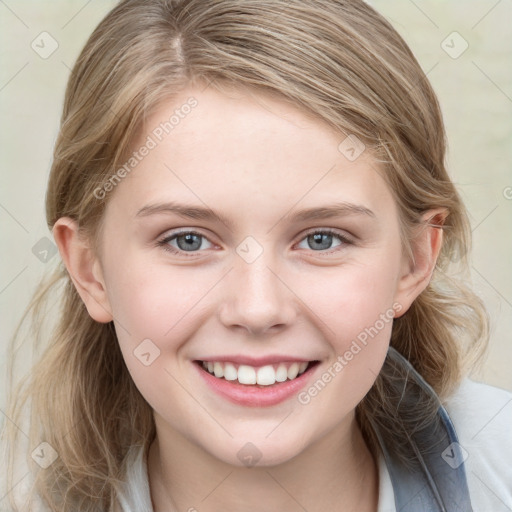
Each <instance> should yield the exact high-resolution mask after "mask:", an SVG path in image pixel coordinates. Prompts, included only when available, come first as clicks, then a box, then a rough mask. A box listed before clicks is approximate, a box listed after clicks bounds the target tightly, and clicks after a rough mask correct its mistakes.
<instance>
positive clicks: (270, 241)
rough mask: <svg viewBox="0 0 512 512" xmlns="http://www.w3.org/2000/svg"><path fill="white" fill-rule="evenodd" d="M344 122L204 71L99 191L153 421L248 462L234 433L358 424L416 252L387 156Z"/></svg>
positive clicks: (302, 439)
mask: <svg viewBox="0 0 512 512" xmlns="http://www.w3.org/2000/svg"><path fill="white" fill-rule="evenodd" d="M191 97H193V98H194V100H190V99H189V98H191ZM187 104H188V105H189V106H190V108H186V107H184V105H187ZM176 112H178V113H177V114H176ZM173 115H174V118H173V119H174V120H173V121H172V120H171V123H172V129H169V125H165V124H161V123H165V122H166V121H169V119H171V118H172V116H173ZM162 126H163V127H165V128H167V129H168V133H166V131H165V130H164V128H162ZM158 128H160V129H158ZM148 137H149V138H150V139H151V140H152V141H153V142H150V141H149V139H148ZM345 138H346V135H345V134H343V133H337V132H335V131H333V130H332V129H331V128H329V127H328V126H327V125H325V124H323V123H322V122H321V121H318V120H313V119H312V118H311V117H309V116H307V115H305V114H304V113H303V112H301V111H300V110H297V109H296V108H295V107H292V106H290V105H289V104H287V103H285V102H283V101H282V100H279V99H277V98H275V97H272V96H268V95H263V94H258V95H254V94H253V95H250V94H248V93H247V92H244V91H242V90H240V91H234V90H233V91H232V92H230V93H227V92H223V93H221V92H218V91H216V90H214V89H213V88H212V87H210V88H207V89H206V90H201V89H199V88H190V89H188V90H185V91H184V92H183V93H182V94H181V95H180V96H179V97H177V98H174V99H173V101H172V102H169V103H166V104H163V105H161V107H160V108H159V109H158V110H157V111H155V113H153V114H152V116H151V117H150V118H149V119H147V121H146V123H145V127H144V129H143V130H142V131H141V132H140V133H139V137H138V140H136V141H135V142H134V145H133V150H134V151H137V152H138V156H136V157H135V158H137V163H135V161H132V164H133V165H132V166H129V168H130V172H128V173H126V176H125V177H123V179H122V181H121V182H120V183H116V185H115V187H112V188H113V190H110V191H108V194H109V195H108V197H105V198H104V199H99V200H106V201H108V203H107V207H106V213H105V217H104V224H103V228H102V238H101V240H102V250H101V257H100V261H99V266H100V268H101V275H102V281H103V283H104V288H105V290H106V297H107V300H108V308H109V310H110V311H111V312H112V315H113V318H114V323H115V327H116V332H117V335H118V339H119V343H120V346H121V349H122V352H123V355H124V358H125V361H126V364H127V367H128V369H129V371H130V373H131V375H132V378H133V380H134V381H135V384H136V385H137V387H138V388H139V390H140V392H141V393H142V395H143V396H144V398H145V399H146V400H147V402H148V403H149V404H150V405H151V407H152V408H153V410H154V411H155V419H156V422H157V431H158V430H159V431H160V433H162V432H166V435H168V436H171V437H172V438H174V439H175V440H179V439H183V440H185V439H186V440H187V442H190V443H192V444H193V445H194V446H195V447H197V448H198V449H199V450H200V451H201V453H206V454H209V456H213V457H215V458H217V459H220V460H222V461H225V462H227V463H230V464H235V465H239V466H240V465H242V464H243V463H244V460H243V458H244V457H245V455H246V454H245V453H244V450H246V451H247V454H248V455H251V453H249V452H250V451H251V450H253V451H254V452H255V453H254V454H252V455H253V456H258V457H261V459H260V461H259V464H260V465H261V464H279V463H281V462H284V461H287V460H290V459H292V458H293V457H295V456H297V455H299V454H300V453H301V452H303V451H304V450H306V449H307V448H308V447H310V446H312V445H313V444H314V443H315V442H316V441H318V440H320V439H321V438H322V437H323V436H325V435H326V434H327V433H328V432H332V431H333V430H335V429H338V430H340V431H341V430H343V429H347V428H350V425H353V424H354V409H355V407H356V405H357V404H358V403H359V402H360V401H361V399H362V398H363V397H364V395H365V394H366V393H367V392H368V390H369V389H370V387H371V386H372V384H373V382H374V381H375V378H376V376H377V374H378V372H379V370H380V368H381V366H382V364H383V361H384V358H385V355H386V350H387V348H388V344H389V338H390V333H391V327H392V318H393V316H398V315H396V313H399V312H400V310H402V309H406V307H407V304H405V303H406V302H407V300H406V299H405V297H404V296H403V295H404V293H403V291H402V288H401V283H402V281H403V279H404V275H405V273H406V269H407V268H408V266H407V264H406V262H405V261H404V258H403V256H402V244H401V240H400V230H399V218H398V213H397V208H396V205H395V202H394V199H393V197H392V194H391V192H390V190H389V189H388V187H387V185H386V182H385V181H384V179H383V177H382V175H381V171H379V169H378V167H377V165H376V164H375V162H373V161H372V159H371V157H370V156H369V155H368V152H366V151H365V152H363V153H362V154H361V155H360V156H359V157H358V158H356V159H354V158H353V155H352V154H351V152H350V151H348V152H347V149H346V148H347V146H346V144H347V142H348V141H346V142H345V143H344V145H343V144H342V146H341V150H340V149H339V146H340V143H342V142H343V141H344V140H345ZM144 145H145V146H146V147H147V148H148V147H149V149H148V150H147V151H146V150H142V149H141V148H142V146H144ZM153 146H154V147H153ZM346 155H348V156H349V157H351V158H348V157H347V156H346ZM139 157H140V158H139ZM139 159H140V161H139ZM122 174H124V173H122ZM203 361H204V362H210V363H211V364H210V368H211V369H212V367H213V371H214V372H215V373H217V376H212V375H211V374H210V373H209V372H208V370H207V369H205V368H204V367H203V365H202V364H201V362H203ZM215 362H217V363H221V364H217V365H215V364H214V363H215ZM300 363H304V364H302V365H301V364H300ZM306 363H308V366H307V369H306V370H305V371H304V372H303V373H302V374H301V375H299V377H298V378H295V379H293V378H291V377H293V374H294V373H296V370H297V367H298V369H299V370H300V371H302V370H304V366H306ZM294 364H295V366H294ZM206 366H207V365H206ZM265 367H266V368H265ZM269 367H271V368H269ZM261 368H263V369H261ZM260 370H261V371H260ZM233 372H234V373H233ZM221 375H225V376H222V377H221ZM290 376H291V377H290ZM254 378H256V379H257V382H261V384H250V382H253V380H251V379H254ZM276 378H277V379H278V380H282V382H276V383H275V384H271V383H272V382H273V381H274V380H275V379H276ZM231 379H235V380H231ZM283 379H286V380H283ZM238 380H241V381H242V383H240V382H239V381H238ZM244 382H245V383H244ZM283 418H285V419H283ZM249 442H250V443H252V445H254V447H256V448H254V447H251V446H250V445H248V444H247V443H249Z"/></svg>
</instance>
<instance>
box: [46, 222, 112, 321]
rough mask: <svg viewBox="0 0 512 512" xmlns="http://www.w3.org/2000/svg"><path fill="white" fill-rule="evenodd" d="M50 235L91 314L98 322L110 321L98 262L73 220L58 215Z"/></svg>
mask: <svg viewBox="0 0 512 512" xmlns="http://www.w3.org/2000/svg"><path fill="white" fill-rule="evenodd" d="M53 236H54V238H55V243H56V244H57V247H58V248H59V252H60V255H61V258H62V260H63V262H64V264H65V265H66V268H67V270H68V272H69V275H70V277H71V280H72V281H73V284H74V285H75V288H76V290H77V292H78V293H79V295H80V297H81V298H82V301H83V302H84V304H85V307H86V308H87V311H88V312H89V315H90V316H91V318H93V319H94V320H96V321H97V322H101V323H107V322H110V321H112V319H113V317H112V313H111V308H110V304H109V302H108V297H107V293H106V288H105V283H104V280H103V275H102V271H101V265H100V262H99V260H98V258H97V256H96V255H95V254H94V251H93V250H92V248H91V247H90V245H89V244H88V243H87V241H86V240H85V239H84V238H83V236H81V234H80V232H79V229H78V224H77V223H76V221H74V220H73V219H71V218H69V217H61V218H60V219H59V220H58V221H57V222H56V223H55V225H54V226H53Z"/></svg>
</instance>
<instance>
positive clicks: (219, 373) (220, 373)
mask: <svg viewBox="0 0 512 512" xmlns="http://www.w3.org/2000/svg"><path fill="white" fill-rule="evenodd" d="M213 373H214V374H215V377H219V378H220V377H224V368H223V367H222V365H221V364H220V363H213Z"/></svg>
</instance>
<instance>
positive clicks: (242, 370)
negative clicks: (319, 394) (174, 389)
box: [193, 357, 320, 407]
mask: <svg viewBox="0 0 512 512" xmlns="http://www.w3.org/2000/svg"><path fill="white" fill-rule="evenodd" d="M223 359H224V360H223ZM225 359H227V358H217V357H215V358H212V359H210V360H196V361H194V364H193V366H194V367H195V368H197V372H198V373H199V376H200V377H201V380H202V381H203V382H204V383H205V384H206V385H207V387H208V388H210V389H211V390H212V391H214V392H215V393H216V394H218V395H219V396H221V397H223V398H225V399H227V400H229V401H230V402H232V403H235V404H237V405H242V406H248V407H268V406H273V405H277V404H279V403H281V402H283V401H285V400H288V399H290V398H292V397H293V396H295V395H297V393H299V392H300V390H301V389H302V388H304V387H305V386H306V385H307V383H308V382H309V381H310V380H311V379H312V378H313V375H314V374H315V373H316V372H315V370H317V366H318V365H319V364H320V362H319V361H318V360H312V361H304V360H295V361H294V360H289V359H288V360H287V359H285V358H281V360H280V361H279V362H275V359H276V358H270V360H273V361H274V363H273V364H268V363H267V364H263V365H260V366H258V365H248V364H243V363H244V362H246V361H247V360H248V358H238V360H236V359H235V358H230V359H231V360H225ZM233 359H235V360H233ZM241 359H242V360H243V362H241V361H240V360H241ZM251 361H254V359H252V360H251ZM259 361H265V362H268V361H269V358H267V359H266V360H262V359H260V360H258V362H259ZM208 366H209V367H210V370H211V371H209V369H208ZM303 368H304V369H303ZM215 370H217V376H216V375H215ZM285 370H286V379H284V371H285ZM301 370H302V372H300V371H301ZM288 372H290V375H291V377H292V378H291V379H290V378H288V375H289V373H288ZM299 372H300V373H299ZM226 374H227V375H226ZM235 374H236V378H234V377H235ZM226 377H227V378H226ZM229 379H232V380H229ZM282 379H284V380H282ZM244 382H246V383H244Z"/></svg>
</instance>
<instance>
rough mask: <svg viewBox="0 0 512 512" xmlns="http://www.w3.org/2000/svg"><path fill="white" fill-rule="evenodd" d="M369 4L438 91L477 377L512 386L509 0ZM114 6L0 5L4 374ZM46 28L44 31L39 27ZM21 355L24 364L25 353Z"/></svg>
mask: <svg viewBox="0 0 512 512" xmlns="http://www.w3.org/2000/svg"><path fill="white" fill-rule="evenodd" d="M205 1H207V0H205ZM371 3H372V5H374V6H375V7H376V8H377V9H378V10H379V11H380V12H382V13H383V14H384V15H385V16H386V17H387V18H388V19H389V20H390V21H391V22H392V24H393V25H394V26H395V27H396V28H397V30H398V31H399V32H400V33H401V34H402V36H403V37H404V38H405V39H406V41H407V42H408V43H409V45H410V46H411V48H412V50H413V52H414V53H415V54H416V56H417V58H418V60H419V62H420V64H421V65H422V67H423V69H424V70H425V72H427V74H428V77H429V79H430V80H431V82H432V84H433V86H434V88H435V90H436V92H437V93H438V95H439V99H440V101H441V106H442V108H443V112H444V116H445V120H446V125H447V130H448V136H449V142H450V152H449V168H450V172H451V174H452V176H453V178H454V180H455V182H456V183H457V185H458V187H459V189H460V191H461V193H462V195H463V197H464V199H465V201H466V204H467V206H468V207H469V210H470V212H471V219H472V226H473V234H474V257H473V267H472V277H473V283H474V287H475V288H476V290H477V292H478V293H479V294H480V295H481V297H482V298H483V299H484V300H485V302H486V304H487V307H488V310H489V313H490V316H491V319H492V339H491V345H490V349H489V352H488V358H487V360H486V362H485V365H484V366H483V371H482V372H481V373H480V374H478V375H476V378H477V380H483V381H485V382H488V383H491V384H495V385H498V386H501V387H504V388H508V389H510V390H512V372H511V370H510V361H512V343H511V331H512V279H511V265H510V263H511V261H512V236H511V232H512V215H511V213H512V173H511V164H512V144H511V140H512V62H511V55H512V31H511V30H510V26H509V20H510V19H512V2H510V1H509V0H502V1H496V0H490V1H487V0H481V1H468V0H449V1H441V0H424V1H420V0H416V1H415V2H413V1H412V0H374V1H373V2H371ZM114 4H115V2H113V1H111V0H108V1H99V0H92V1H89V2H87V1H83V0H80V1H78V0H76V1H75V0H66V1H63V0H52V2H41V1H36V0H33V1H28V0H18V1H14V0H6V1H2V2H0V26H1V34H2V35H1V38H2V41H1V42H2V46H1V48H2V50H1V51H2V66H1V71H0V109H1V114H2V118H1V119H2V138H1V140H2V142H1V144H2V147H1V152H0V159H1V163H2V166H1V178H0V180H1V181H0V228H1V239H2V244H1V247H2V265H1V269H0V314H1V324H0V325H1V336H2V338H1V339H2V343H1V350H0V375H5V370H6V358H5V351H6V346H7V340H8V338H9V337H10V336H11V334H12V332H13V330H14V327H15V324H16V322H17V321H18V319H19V318H20V316H21V314H22V312H23V310H24V308H25V306H26V304H27V303H28V300H29V298H30V295H31V292H32V290H33V289H34V287H35V285H36V283H37V281H38V279H39V278H40V276H42V275H43V273H44V272H45V270H47V269H48V267H49V266H50V265H54V264H55V262H56V261H57V258H58V256H54V257H53V258H52V259H50V260H49V262H48V263H44V262H42V261H40V260H39V259H38V258H37V257H36V256H35V255H34V253H33V252H32V250H33V247H34V246H35V245H36V244H37V243H39V244H44V242H40V240H41V239H42V238H43V237H50V238H51V235H50V234H49V232H48V230H47V228H46V224H45V219H44V207H43V204H44V193H45V186H46V180H47V177H48V171H49V167H50V162H51V153H52V147H53V143H54V141H55V138H56V134H57V129H58V121H59V118H60V113H61V108H62V101H63V94H64V88H65V84H66V81H67V79H68V75H69V70H70V68H71V67H72V65H73V62H74V60H75V59H76V57H77V55H78V53H79V51H80V49H81V48H82V46H83V44H84V43H85V40H86V38H87V37H88V36H89V34H90V33H91V32H92V30H93V29H94V27H95V26H96V25H97V23H98V22H99V21H100V19H101V18H102V17H103V16H104V15H105V14H106V13H107V12H108V11H109V10H110V9H111V8H112V7H113V6H114ZM454 31H455V32H457V33H458V35H457V34H453V32H454ZM42 32H48V33H49V34H50V36H51V37H50V36H46V35H43V36H40V34H41V33H42ZM41 38H45V39H44V40H45V45H44V48H41V47H39V49H38V51H39V52H40V53H42V52H44V51H49V50H50V49H51V43H52V39H53V40H55V41H56V42H57V43H58V48H57V49H56V50H55V51H54V53H52V54H51V55H49V56H46V55H43V56H44V57H47V58H42V56H40V54H38V53H36V51H34V50H33V49H32V47H31V44H32V42H33V41H34V40H35V43H34V44H36V43H38V41H40V40H41ZM443 41H444V43H443ZM39 45H40V46H41V43H40V42H39ZM466 45H468V47H467V49H466V50H465V51H464V52H463V53H461V51H462V50H463V49H464V48H465V46H466ZM36 48H37V47H36ZM445 50H446V51H445ZM447 52H448V53H451V55H449V54H448V53H447ZM459 53H461V55H460V56H458V57H457V58H454V57H456V56H457V55H458V54H459ZM36 247H40V246H36ZM36 252H37V251H36ZM50 254H51V253H50ZM24 348H26V347H24ZM23 361H24V364H25V366H26V368H28V367H29V365H30V362H31V358H30V353H28V352H27V355H26V357H24V359H23ZM2 389H4V388H3V385H2ZM4 395H5V394H4V393H2V397H1V399H0V400H1V402H0V406H2V409H3V404H4V400H5V396H4Z"/></svg>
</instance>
